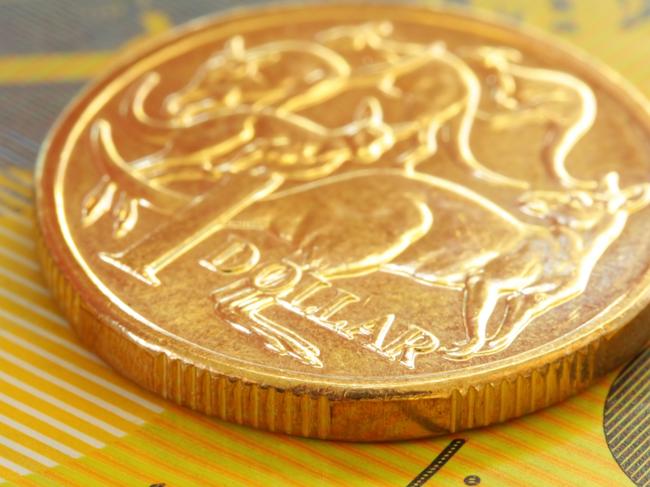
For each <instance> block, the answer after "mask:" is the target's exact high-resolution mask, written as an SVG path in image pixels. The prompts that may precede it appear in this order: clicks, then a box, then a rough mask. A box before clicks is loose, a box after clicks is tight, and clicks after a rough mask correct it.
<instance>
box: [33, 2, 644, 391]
mask: <svg viewBox="0 0 650 487" xmlns="http://www.w3.org/2000/svg"><path fill="white" fill-rule="evenodd" d="M312 7H315V8H318V9H319V10H320V11H321V12H323V13H326V12H327V13H329V14H330V17H334V18H336V17H337V16H335V15H334V13H335V12H337V11H338V12H339V13H338V17H342V14H341V10H348V15H349V11H359V9H361V10H363V8H364V7H371V8H372V9H373V10H374V11H377V10H386V11H387V12H388V13H390V15H391V16H393V18H395V17H398V18H400V19H404V20H408V19H417V21H418V22H422V21H423V16H425V15H426V16H427V17H428V19H430V22H431V24H433V25H441V24H442V25H444V26H445V27H447V28H448V27H449V26H450V25H451V24H452V23H453V26H454V27H455V28H456V29H458V30H459V31H460V32H462V31H463V30H466V31H467V30H471V28H472V27H479V28H481V29H483V31H484V32H486V33H492V35H494V36H495V37H497V36H498V38H499V39H500V40H501V41H502V42H504V41H506V42H507V40H508V39H513V40H518V41H519V42H521V41H522V40H524V41H527V43H528V44H527V47H528V49H531V50H533V51H535V52H541V51H543V52H544V53H545V54H546V55H547V56H548V55H549V53H550V54H551V55H552V56H553V57H556V58H558V57H561V58H563V59H565V60H570V61H571V62H573V63H574V69H575V71H577V72H580V73H583V74H587V73H589V75H590V76H592V77H594V78H597V79H598V80H599V82H600V83H601V84H602V85H603V86H605V87H606V88H607V91H608V92H609V93H610V94H613V95H615V96H616V98H617V99H618V100H619V101H620V102H621V103H623V104H625V105H626V106H627V107H628V108H629V110H630V111H631V112H632V113H634V115H635V117H636V119H637V121H638V123H640V124H641V125H643V126H644V127H645V128H646V130H647V131H648V132H650V103H649V102H648V101H647V100H645V99H644V97H643V96H642V95H641V94H640V93H639V92H638V91H637V90H636V89H635V88H634V87H632V86H630V85H629V84H628V82H627V81H625V80H624V79H623V78H622V77H621V76H620V75H618V74H616V73H615V72H613V71H612V70H611V69H610V68H607V67H606V66H603V65H602V64H601V63H600V62H598V61H595V60H593V59H591V58H590V57H589V56H588V55H586V54H584V53H582V52H581V51H579V50H577V49H575V48H573V47H569V46H566V45H565V44H564V43H558V42H557V41H555V40H553V39H551V38H550V36H548V35H546V34H543V33H540V32H539V31H537V30H535V29H532V28H525V29H523V30H522V29H521V28H520V27H515V26H514V25H512V24H510V23H505V22H503V21H502V20H499V21H497V20H495V19H496V18H498V17H496V16H495V15H490V16H489V17H490V18H489V20H484V19H483V18H481V17H476V16H473V15H469V14H467V13H466V12H462V11H460V10H458V9H451V10H449V9H446V10H439V9H433V8H429V7H422V6H413V5H409V6H405V5H404V4H391V3H382V4H380V5H377V4H372V5H371V4H367V3H359V4H349V3H335V4H315V5H312ZM300 11H302V12H303V14H304V11H305V7H304V6H287V5H283V6H282V7H280V8H278V7H277V6H274V7H269V6H266V7H262V8H260V7H257V8H250V9H249V8H247V9H238V11H237V12H230V13H228V14H226V15H223V14H221V15H218V16H215V17H205V18H201V19H198V20H195V21H193V22H190V23H188V24H186V25H184V26H182V27H181V28H178V29H175V30H173V31H171V32H170V33H166V34H164V35H162V36H159V37H157V38H154V39H151V40H147V41H145V42H142V43H140V44H139V45H137V46H135V47H134V46H129V48H128V52H127V51H126V50H125V51H124V52H123V53H122V54H120V55H118V56H117V57H116V59H115V61H114V62H113V63H112V64H111V66H109V67H108V68H107V69H106V70H105V71H104V74H103V75H102V76H100V77H99V78H98V79H97V80H95V81H93V82H92V83H91V84H90V85H89V86H87V87H86V88H85V89H84V90H83V91H82V92H81V93H80V94H79V95H78V96H77V97H76V98H75V99H74V100H73V101H72V102H71V103H70V105H69V106H68V107H67V108H66V110H65V111H64V112H63V114H62V115H61V116H60V117H59V119H58V121H57V122H56V124H55V126H54V128H53V129H52V131H51V132H50V133H49V135H48V137H47V139H46V141H45V143H44V144H43V147H42V149H41V151H40V154H39V157H38V162H37V169H36V208H37V216H38V220H39V225H40V228H41V231H42V235H43V240H44V242H45V245H46V247H47V250H48V252H49V254H50V258H51V259H52V260H53V262H54V263H55V265H56V266H57V267H58V268H59V270H60V271H61V273H62V274H63V276H64V277H65V278H66V279H67V280H68V281H69V282H70V284H71V285H72V287H73V289H74V290H75V292H76V293H78V295H79V297H80V300H81V302H82V304H83V306H84V308H86V309H88V311H89V312H90V313H91V314H92V315H93V316H94V317H95V322H94V323H93V325H94V326H98V327H111V328H112V329H113V330H115V331H117V332H118V333H119V334H120V335H121V336H122V337H123V338H124V339H125V340H128V341H131V342H137V343H139V345H140V346H141V347H143V348H147V349H150V350H151V351H154V352H161V351H164V352H165V353H166V354H168V355H170V356H173V357H175V358H178V359H181V360H182V361H184V362H185V363H187V364H192V365H193V366H194V367H197V368H199V369H206V370H210V371H212V372H214V373H218V374H223V375H226V376H230V377H234V378H238V379H243V380H246V381H250V382H256V383H259V384H264V385H270V386H273V387H277V388H280V389H282V388H295V387H302V388H304V387H305V386H308V388H309V389H314V390H319V391H321V392H324V391H326V393H327V394H329V395H331V396H335V397H338V396H340V395H343V394H345V395H346V396H347V395H349V393H350V392H358V393H359V394H360V395H362V396H368V397H370V396H372V397H376V396H382V397H383V396H407V395H415V394H417V395H418V396H420V395H423V394H424V395H436V394H439V393H442V392H448V391H449V390H451V389H462V388H464V387H467V386H469V385H476V384H480V383H488V382H492V381H494V380H496V379H497V375H498V378H499V380H502V379H503V378H504V377H503V371H504V370H507V375H506V377H513V378H514V377H516V376H519V375H522V374H526V373H529V372H530V371H531V370H534V369H537V368H539V367H542V366H544V365H545V364H549V363H552V362H554V361H556V360H558V359H560V358H562V357H565V356H567V355H570V354H573V353H575V352H577V351H578V350H580V349H582V348H584V347H585V346H587V345H589V344H590V343H592V342H596V341H597V340H599V339H600V338H602V337H604V336H608V335H612V334H614V333H616V332H619V331H621V330H622V329H624V327H625V325H626V324H627V323H628V322H629V321H630V320H632V319H633V318H634V317H635V316H636V315H637V314H638V313H640V312H641V311H642V310H643V309H644V308H645V307H646V305H647V304H648V302H650V270H648V271H647V272H646V273H645V274H644V275H643V277H642V279H640V281H639V284H638V285H637V286H636V287H635V290H634V291H633V292H632V291H629V292H628V293H627V294H626V295H624V296H621V297H620V298H619V299H618V300H617V301H616V302H614V303H612V304H610V305H609V306H608V307H606V308H605V309H604V310H602V311H601V312H600V313H599V314H598V315H596V316H595V317H594V318H592V319H591V320H589V321H588V322H587V323H584V324H583V325H581V326H580V327H578V328H576V329H575V330H574V331H572V332H571V333H570V334H568V336H567V335H565V336H563V337H561V338H558V339H555V340H553V341H551V342H549V343H546V344H544V345H542V346H540V347H537V348H536V349H534V350H530V351H527V352H522V353H520V354H518V355H516V356H513V357H508V358H505V359H501V360H498V361H494V362H492V363H487V364H482V365H475V366H471V367H466V368H463V369H459V370H457V371H453V372H448V373H445V374H444V376H443V377H440V375H438V377H433V376H431V375H430V374H429V375H428V376H423V375H419V376H416V377H413V376H410V377H409V376H403V377H400V379H399V380H392V381H386V380H385V379H382V378H375V379H368V378H363V379H362V380H363V382H360V381H359V379H354V378H336V377H334V378H332V379H328V378H325V377H323V376H321V375H319V374H310V373H302V372H300V373H299V372H293V371H292V372H288V371H286V370H282V369H280V368H277V367H272V366H269V367H266V366H262V365H258V364H255V365H251V364H248V365H244V364H242V363H241V362H239V363H238V360H237V359H236V358H234V357H228V358H227V359H221V358H217V357H216V355H217V354H218V352H214V351H208V350H205V349H200V347H198V346H196V345H195V344H192V343H191V342H187V341H185V340H183V339H182V338H180V337H177V336H175V335H172V334H169V333H168V332H166V331H164V330H162V329H160V328H156V327H155V325H153V326H151V325H147V324H145V323H142V322H140V321H137V320H136V319H134V317H133V316H130V315H129V314H127V313H126V312H125V311H124V310H123V309H119V308H117V307H116V306H115V304H114V303H113V302H112V301H111V300H110V299H109V298H108V296H106V294H105V293H103V292H102V291H101V286H98V284H97V283H98V282H100V283H101V281H100V280H99V278H97V277H96V276H94V277H95V279H93V277H91V276H89V275H88V274H87V273H86V272H85V271H84V270H83V269H82V268H81V265H82V264H81V263H80V262H79V260H78V259H77V258H76V257H75V256H74V255H73V252H72V250H71V247H70V245H69V244H70V243H71V237H70V236H69V234H68V235H66V233H65V231H64V230H62V228H61V227H62V222H60V221H59V215H58V213H59V211H60V207H59V206H57V203H56V195H55V191H54V188H55V184H54V183H55V180H56V178H57V175H58V174H59V173H61V172H62V168H61V167H62V164H61V161H62V160H63V159H64V158H65V156H66V148H68V147H70V145H71V144H70V142H69V140H70V134H71V130H70V129H69V128H68V126H71V125H72V126H77V125H78V124H79V123H80V119H81V118H82V116H83V115H84V114H85V113H86V112H87V111H88V109H89V106H90V105H92V103H93V101H96V99H97V95H99V94H100V93H102V92H103V91H104V90H105V89H106V87H107V86H108V85H110V84H111V83H112V82H113V81H114V80H115V79H117V77H118V76H121V75H123V74H125V73H126V72H127V71H128V70H129V69H130V68H132V67H134V66H135V65H136V64H138V63H139V61H141V59H143V58H144V57H146V56H149V55H151V54H153V53H155V52H156V51H159V50H162V49H163V48H165V47H168V46H169V45H171V44H173V43H175V42H176V41H178V40H179V39H181V38H183V37H186V36H197V35H199V34H200V33H202V32H204V31H206V30H207V29H210V28H214V27H215V26H219V25H223V26H226V25H228V28H229V29H230V30H234V29H236V28H237V27H238V25H239V24H241V23H242V22H246V21H249V20H252V19H258V20H259V19H260V18H262V17H264V18H267V19H270V18H274V17H276V18H277V19H278V20H280V21H281V22H282V21H286V16H287V15H297V14H299V12H300ZM463 25H464V26H465V27H464V28H463V29H461V28H459V26H461V27H462V26H463ZM222 32H223V31H222ZM221 35H223V34H221ZM153 59H155V57H153ZM587 328H588V330H587V331H586V332H585V331H584V330H585V329H587ZM161 333H162V334H163V336H161ZM170 338H172V339H173V342H170V340H169V339H170ZM163 341H164V349H163V348H162V347H161V343H162V342H163ZM181 343H184V344H190V345H192V346H193V347H194V348H193V349H192V353H191V354H188V353H187V351H186V350H185V349H184V348H183V347H181V346H179V345H180V344H181ZM642 345H643V344H640V345H639V347H641V346H642ZM104 358H105V359H107V360H108V361H109V362H110V358H109V357H104ZM540 359H541V361H540ZM369 391H372V394H369Z"/></svg>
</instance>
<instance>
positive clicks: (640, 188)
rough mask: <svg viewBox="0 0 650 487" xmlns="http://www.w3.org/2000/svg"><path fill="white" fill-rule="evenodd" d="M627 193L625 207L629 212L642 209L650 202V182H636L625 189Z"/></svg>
mask: <svg viewBox="0 0 650 487" xmlns="http://www.w3.org/2000/svg"><path fill="white" fill-rule="evenodd" d="M623 194H624V195H625V201H626V203H625V208H626V209H627V211H628V212H630V213H634V212H635V211H639V210H642V209H643V208H645V207H646V206H648V205H649V204H650V183H641V184H635V185H633V186H628V187H627V188H625V189H624V190H623Z"/></svg>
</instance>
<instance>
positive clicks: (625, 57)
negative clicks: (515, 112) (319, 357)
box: [0, 0, 650, 486]
mask: <svg viewBox="0 0 650 487" xmlns="http://www.w3.org/2000/svg"><path fill="white" fill-rule="evenodd" d="M254 3H266V2H263V1H257V2H254V1H250V0H247V1H242V2H237V1H235V0H230V1H223V0H221V1H218V0H184V1H182V2H181V1H177V0H151V1H137V0H116V1H110V2H108V1H102V0H56V1H52V0H0V483H5V484H7V485H11V484H12V483H13V484H17V485H84V486H88V485H133V486H143V485H146V486H148V485H155V484H158V485H162V484H165V485H167V486H175V485H179V486H186V485H188V486H192V485H246V486H250V485H387V486H392V485H414V486H415V485H423V484H424V483H425V482H427V485H479V484H480V485H490V486H503V485H505V486H509V485H522V486H549V485H554V486H555V485H558V486H559V485H603V486H605V485H607V486H612V485H616V486H618V485H621V486H624V485H633V482H635V483H636V484H637V485H650V372H649V371H648V369H649V367H650V351H646V352H645V353H644V354H642V355H641V356H639V357H638V358H637V359H636V360H635V361H634V362H633V363H631V364H630V365H629V366H628V367H627V368H625V369H624V370H622V371H617V372H615V373H613V374H611V375H610V376H608V377H607V378H605V379H603V380H601V381H600V382H599V383H598V384H596V385H595V386H593V387H592V388H591V389H589V390H588V391H586V392H584V393H583V394H581V395H579V396H578V397H576V398H574V399H572V400H569V401H567V402H566V403H564V404H562V405H559V406H556V407H553V408H550V409H547V410H545V411H541V412H539V413H537V414H534V415H531V416H529V417H525V418H523V419H520V420H517V421H512V422H510V423H507V424H504V425H500V426H496V427H492V428H487V429H483V430H478V431H473V432H467V433H462V434H460V435H456V436H454V437H444V438H435V439H428V440H420V441H412V442H403V443H393V444H349V443H332V442H321V441H315V440H302V439H297V438H290V437H283V436H277V435H271V434H267V433H263V432H258V431H253V430H250V429H247V428H243V427H239V426H236V425H230V424H226V423H223V422H220V421H216V420H212V419H209V418H207V417H204V416H202V415H199V414H194V413H192V412H190V411H187V410H185V409H182V408H179V407H176V406H175V405H172V404H171V403H167V402H165V401H162V400H159V399H158V398H156V397H154V396H151V395H149V394H147V393H145V392H143V391H141V390H140V389H138V388H137V387H136V386H134V385H132V384H131V383H129V382H128V381H126V380H124V379H122V378H121V377H119V376H117V375H116V374H114V373H113V372H112V371H111V370H110V369H108V368H107V367H106V366H104V365H103V364H102V362H101V361H100V360H98V359H97V358H95V357H94V356H93V355H92V354H90V353H88V352H86V351H85V350H84V349H83V348H81V347H80V346H79V344H78V342H77V340H76V339H75V337H74V336H73V335H72V333H71V332H70V331H69V330H68V327H67V325H66V323H65V321H64V320H63V319H62V318H61V316H60V314H59V313H58V311H57V309H56V306H55V304H54V303H53V302H52V300H51V298H50V297H49V293H48V292H47V290H46V289H45V288H44V284H43V281H42V279H41V277H40V273H39V268H38V265H37V263H36V261H35V258H34V243H33V235H34V223H33V209H32V203H31V197H32V193H31V183H32V176H31V171H32V168H33V165H34V161H35V159H36V154H37V152H38V149H39V146H40V144H41V142H42V140H43V138H44V136H45V134H46V133H47V130H48V129H49V127H50V125H51V124H52V123H53V121H54V119H55V117H56V116H57V114H58V113H59V112H60V111H61V109H62V108H63V107H64V106H65V105H66V103H67V102H68V101H69V100H70V98H71V97H72V96H73V95H74V94H75V93H76V92H77V91H78V90H79V89H80V88H81V87H82V86H83V84H84V83H85V82H86V81H87V80H88V79H90V78H92V77H93V76H94V75H96V74H97V73H98V72H100V71H101V69H102V67H103V66H104V65H105V64H106V62H107V61H108V60H109V59H110V57H111V55H112V53H113V52H114V51H115V50H117V49H120V48H122V49H128V48H129V44H130V43H134V42H138V40H141V39H143V38H144V37H146V36H149V35H153V34H155V33H158V32H161V31H164V30H166V29H168V28H170V27H171V26H173V25H174V24H177V23H180V22H183V21H186V20H189V19H191V18H194V17H197V16H200V15H205V14H209V13H214V12H218V11H220V10H225V9H229V8H233V7H237V6H242V5H252V4H254ZM427 3H429V4H431V5H433V6H440V5H444V4H453V5H454V6H456V7H464V8H468V9H472V8H479V9H483V10H488V11H493V12H496V13H498V14H500V15H502V16H504V17H506V18H509V19H510V20H511V21H514V22H521V23H525V24H530V25H534V26H537V27H538V28H541V29H544V30H546V31H550V32H552V33H553V34H555V35H557V36H558V37H561V38H563V39H564V40H566V41H568V42H570V43H573V44H576V45H578V46H580V47H582V48H583V49H585V50H586V51H588V52H589V53H591V54H592V55H594V56H595V57H597V58H599V59H600V60H602V61H604V62H606V63H607V64H609V65H610V66H612V67H613V68H615V69H616V70H617V71H619V72H620V73H621V74H623V75H624V76H625V77H626V78H627V79H629V80H630V81H631V82H632V83H634V84H635V85H636V86H637V87H638V88H640V89H641V90H642V91H643V92H644V93H645V94H646V95H647V96H650V1H648V0H598V1H591V0H581V1H580V0H574V1H571V0H538V1H534V2H531V1H527V0H475V1H469V0H466V1H458V0H457V1H453V2H452V1H449V2H443V1H430V2H427ZM306 8H308V7H306ZM630 479H631V480H630ZM632 481H633V482H632Z"/></svg>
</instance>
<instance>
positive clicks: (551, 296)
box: [231, 169, 650, 359]
mask: <svg viewBox="0 0 650 487" xmlns="http://www.w3.org/2000/svg"><path fill="white" fill-rule="evenodd" d="M618 179H619V178H618V174H617V173H609V174H607V175H606V176H605V177H604V178H603V180H602V181H601V183H600V184H599V186H598V188H597V189H596V190H594V191H586V190H571V191H529V192H525V193H524V194H523V195H522V196H521V197H520V198H519V201H518V205H519V209H520V210H521V212H523V213H524V214H527V215H529V216H530V217H533V218H535V219H538V220H541V221H539V223H527V222H524V221H522V220H521V219H520V218H515V217H514V216H513V215H512V214H510V213H508V212H506V211H505V210H503V209H502V208H499V207H498V206H497V205H495V204H494V203H492V202H490V201H489V200H486V199H485V198H483V197H481V196H479V195H478V194H476V193H474V192H472V191H470V190H468V189H467V188H465V187H463V186H460V185H457V184H455V183H451V182H450V181H446V180H443V179H440V178H436V177H433V176H428V175H423V174H413V175H410V176H405V175H404V174H403V173H400V172H398V171H392V170H389V169H368V170H365V171H358V172H355V173H348V174H346V175H343V176H339V177H333V178H328V179H326V180H322V181H320V182H319V183H318V184H309V185H306V186H305V187H296V188H293V189H291V190H288V191H284V192H283V191H279V192H277V193H275V194H273V195H271V196H270V197H267V199H266V200H265V201H263V202H260V203H258V205H256V206H255V207H252V208H250V209H249V210H247V211H245V212H243V213H242V214H241V215H239V216H238V217H237V218H236V219H235V220H233V222H231V227H232V228H247V229H255V230H258V231H268V232H271V233H273V234H274V235H276V236H277V237H278V238H280V239H283V240H285V241H287V242H288V243H290V244H291V245H292V246H293V247H294V248H295V249H296V251H295V254H294V255H293V256H291V259H292V260H293V261H295V262H298V263H300V264H301V265H302V266H303V269H304V270H305V271H311V272H316V273H318V274H319V275H321V276H323V277H324V278H326V279H329V280H339V279H343V280H344V279H347V278H354V277H359V276H363V275H367V274H371V273H374V272H385V273H390V274H396V275H399V276H403V277H405V278H408V279H413V280H415V281H417V282H418V283H420V284H422V285H425V286H429V287H431V288H432V290H431V292H435V288H440V287H443V288H449V289H455V290H458V291H460V292H462V293H463V295H464V299H463V302H464V309H463V310H462V316H463V321H464V327H465V330H466V335H467V336H466V339H465V340H461V341H459V342H458V343H457V344H455V345H452V346H447V347H446V349H445V353H446V356H447V357H448V358H450V359H466V358H470V357H472V356H475V355H481V354H487V353H496V352H499V351H502V350H504V349H505V348H507V347H508V346H509V345H510V344H511V343H512V342H513V341H514V340H515V339H516V338H517V336H518V335H519V334H520V333H521V332H522V331H523V330H524V329H525V328H526V327H527V326H528V325H529V324H530V323H531V322H532V321H533V320H534V319H535V318H537V317H539V316H541V315H542V314H544V313H546V312H548V311H549V310H550V309H553V308H555V307H556V306H559V305H561V304H563V303H566V302H568V301H570V300H571V299H573V298H575V297H577V296H579V295H580V294H581V293H582V292H584V290H585V289H586V287H587V285H588V282H589V278H590V275H591V273H592V271H593V269H594V267H595V265H596V264H597V262H598V260H599V259H600V257H601V256H602V255H603V254H604V253H605V251H606V250H607V249H608V248H609V246H610V245H611V244H612V243H613V242H614V241H615V240H616V239H617V238H618V237H619V236H620V234H621V232H622V231H623V229H624V227H625V225H626V222H627V220H628V218H629V216H630V215H631V214H632V213H634V212H636V211H638V210H640V209H642V208H644V207H645V206H646V205H648V203H650V184H647V183H643V184H636V185H632V186H629V187H627V188H624V189H621V188H620V187H619V182H618ZM486 226H488V227H490V229H491V230H490V231H488V232H481V228H485V227H486ZM342 235H345V237H344V238H342V237H341V236H342ZM433 325H434V326H436V325H438V326H444V325H445V324H442V323H440V324H433ZM490 330H492V331H491V332H490Z"/></svg>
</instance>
